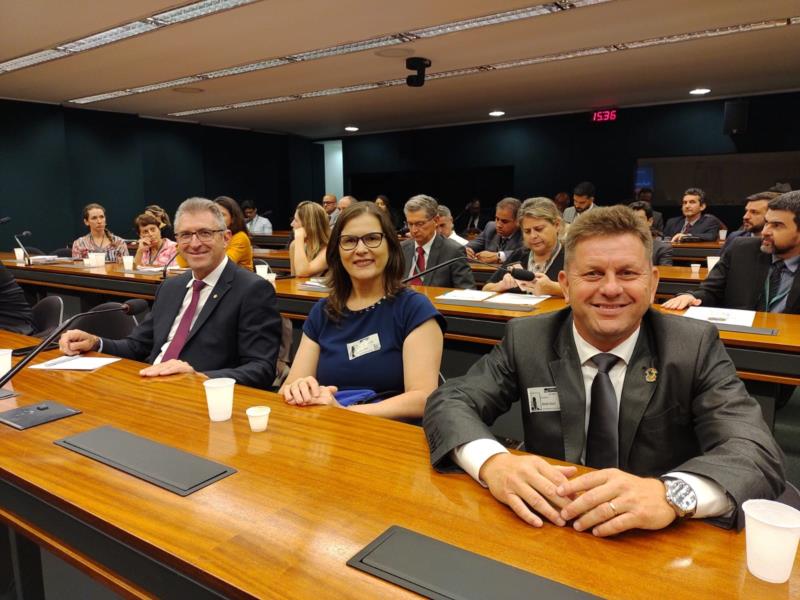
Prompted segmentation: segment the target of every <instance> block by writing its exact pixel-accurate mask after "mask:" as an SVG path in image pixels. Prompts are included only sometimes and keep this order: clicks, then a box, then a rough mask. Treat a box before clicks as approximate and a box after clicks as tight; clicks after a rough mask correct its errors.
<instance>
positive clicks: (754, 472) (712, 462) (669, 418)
mask: <svg viewBox="0 0 800 600" xmlns="http://www.w3.org/2000/svg"><path fill="white" fill-rule="evenodd" d="M651 368H652V369H656V373H657V378H656V381H654V382H648V381H647V380H646V378H645V372H646V371H647V370H648V369H651ZM539 387H555V388H556V390H557V392H558V397H559V401H560V410H559V411H551V412H533V413H532V412H531V410H530V406H529V401H528V391H529V390H531V389H532V388H539ZM517 401H519V406H520V417H521V419H522V422H523V426H524V431H525V446H526V450H527V451H528V452H532V453H534V454H538V455H542V456H548V457H552V458H557V459H561V460H567V461H570V462H573V463H577V462H579V461H580V458H581V453H582V451H583V450H584V446H585V444H586V439H585V438H586V435H585V431H584V423H585V415H586V399H585V391H584V383H583V375H582V373H581V366H580V362H579V359H578V351H577V348H576V346H575V340H574V338H573V335H572V311H571V309H569V308H567V309H564V310H561V311H558V312H555V313H549V314H545V315H542V316H536V317H526V318H522V319H514V320H512V321H509V323H508V328H507V331H506V335H505V337H504V338H503V340H502V342H501V343H500V344H499V345H497V346H495V347H494V348H493V349H492V351H491V352H490V353H489V354H488V355H486V356H485V357H483V358H481V359H480V360H479V361H478V362H477V363H475V365H473V367H472V368H471V369H470V370H469V372H468V373H467V374H466V375H465V376H464V377H460V378H457V379H451V380H450V381H448V382H447V383H445V384H443V385H442V386H441V387H440V388H439V389H438V390H437V391H435V392H434V393H433V394H432V395H431V396H430V398H428V402H427V405H426V407H425V417H424V421H423V424H424V427H425V434H426V436H427V439H428V444H429V446H430V451H431V462H432V463H433V465H434V466H436V467H437V468H440V469H441V468H445V467H448V466H450V467H452V463H451V454H450V452H451V450H453V449H454V448H456V447H457V446H460V445H462V444H465V443H467V442H470V441H473V440H476V439H484V438H490V439H491V438H492V434H491V431H490V430H489V425H490V424H491V423H493V422H494V421H495V419H497V417H498V416H500V415H501V414H503V413H505V412H507V411H509V410H510V409H511V407H512V405H513V403H514V402H517ZM619 461H620V465H619V467H620V469H622V470H624V471H627V472H630V473H633V474H635V475H638V476H642V477H655V476H660V475H663V474H665V473H668V472H670V471H681V472H684V473H693V474H697V475H702V476H704V477H708V478H709V479H712V480H713V481H716V482H717V483H718V484H720V485H721V486H722V487H723V488H724V489H725V490H726V491H727V492H728V494H729V495H730V496H731V497H732V498H733V500H734V501H735V503H736V506H737V507H738V506H739V505H740V504H741V503H742V502H744V501H745V500H747V499H749V498H775V497H777V496H778V495H779V494H780V493H781V491H782V489H783V486H784V481H785V479H784V474H783V455H782V453H781V451H780V449H779V448H778V445H777V444H776V442H775V440H774V438H773V437H772V434H771V433H770V431H769V429H768V428H767V426H766V424H765V423H764V419H763V417H762V413H761V408H760V407H759V405H758V404H757V402H756V401H755V400H754V399H753V398H752V397H750V396H749V395H748V393H747V390H746V389H745V387H744V384H743V383H742V382H741V380H740V379H739V378H738V377H737V376H736V368H735V367H734V365H733V363H732V362H731V359H730V358H729V356H728V354H727V352H726V351H725V348H724V347H723V345H722V342H720V339H719V334H718V332H717V330H716V328H715V327H714V326H713V325H711V324H709V323H705V322H702V321H697V320H694V319H686V318H683V317H678V316H673V315H666V314H662V313H659V312H657V311H654V310H649V311H648V312H647V313H646V314H645V316H644V318H643V320H642V328H641V330H640V334H639V339H638V340H637V343H636V347H635V349H634V352H633V355H632V356H631V362H630V364H629V365H628V367H627V371H626V375H625V383H624V386H623V390H622V400H621V403H620V414H619ZM734 517H735V515H734ZM733 522H734V519H733V518H731V519H725V520H724V524H725V525H728V526H730V525H732V524H733Z"/></svg>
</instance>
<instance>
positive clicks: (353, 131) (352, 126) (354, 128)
mask: <svg viewBox="0 0 800 600" xmlns="http://www.w3.org/2000/svg"><path fill="white" fill-rule="evenodd" d="M344 130H345V131H349V132H351V133H355V132H356V131H358V127H356V126H355V125H347V126H346V127H345V128H344Z"/></svg>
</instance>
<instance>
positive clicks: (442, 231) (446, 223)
mask: <svg viewBox="0 0 800 600" xmlns="http://www.w3.org/2000/svg"><path fill="white" fill-rule="evenodd" d="M437 211H438V213H439V224H438V225H437V226H436V228H437V230H438V232H439V235H441V236H442V237H443V238H447V239H448V240H453V241H454V242H456V243H458V244H461V245H462V246H466V245H467V244H468V243H469V240H465V239H464V238H463V237H461V236H460V235H458V234H457V233H456V232H455V229H454V228H453V213H451V212H450V209H449V208H447V207H446V206H445V205H444V204H440V205H439V208H438V209H437Z"/></svg>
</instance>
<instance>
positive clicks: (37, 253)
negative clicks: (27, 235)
mask: <svg viewBox="0 0 800 600" xmlns="http://www.w3.org/2000/svg"><path fill="white" fill-rule="evenodd" d="M25 250H27V251H28V255H30V256H44V251H43V250H40V249H39V248H36V247H35V246H25Z"/></svg>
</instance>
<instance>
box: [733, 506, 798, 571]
mask: <svg viewBox="0 0 800 600" xmlns="http://www.w3.org/2000/svg"><path fill="white" fill-rule="evenodd" d="M742 510H743V511H744V518H745V535H746V543H747V570H748V571H750V572H751V573H752V574H753V575H754V576H756V577H758V578H759V579H763V580H764V581H768V582H770V583H784V582H785V581H788V579H789V577H790V576H791V574H792V567H793V566H794V558H795V554H797V542H798V540H800V511H798V510H797V509H796V508H792V507H791V506H788V505H786V504H783V503H781V502H775V501H773V500H747V501H746V502H744V503H743V504H742Z"/></svg>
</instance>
